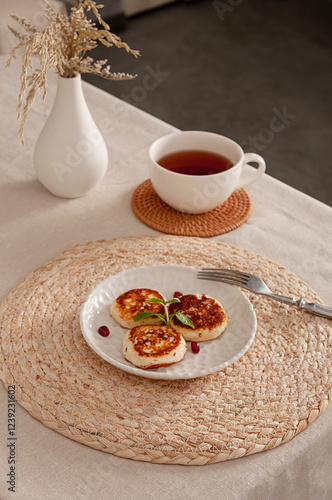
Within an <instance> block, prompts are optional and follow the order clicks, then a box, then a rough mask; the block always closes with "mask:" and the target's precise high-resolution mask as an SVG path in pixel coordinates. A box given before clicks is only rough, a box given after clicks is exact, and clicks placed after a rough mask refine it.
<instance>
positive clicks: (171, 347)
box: [123, 325, 187, 369]
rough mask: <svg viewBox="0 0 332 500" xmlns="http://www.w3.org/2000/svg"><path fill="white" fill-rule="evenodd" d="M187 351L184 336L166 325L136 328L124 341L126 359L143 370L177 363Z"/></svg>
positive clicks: (130, 331) (129, 332) (128, 333)
mask: <svg viewBox="0 0 332 500" xmlns="http://www.w3.org/2000/svg"><path fill="white" fill-rule="evenodd" d="M186 351H187V344H186V341H185V340H184V338H183V337H182V335H181V334H180V333H178V332H176V331H175V330H174V329H173V328H171V327H170V326H166V325H143V326H135V327H134V328H132V329H131V330H129V331H128V332H127V333H126V335H125V337H124V339H123V355H124V357H125V358H126V360H127V361H129V362H130V363H132V364H133V365H135V366H138V367H139V368H143V369H147V368H159V367H160V366H168V365H172V364H174V363H177V362H178V361H181V359H183V357H184V355H185V353H186Z"/></svg>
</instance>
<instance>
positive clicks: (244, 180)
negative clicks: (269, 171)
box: [236, 153, 266, 189]
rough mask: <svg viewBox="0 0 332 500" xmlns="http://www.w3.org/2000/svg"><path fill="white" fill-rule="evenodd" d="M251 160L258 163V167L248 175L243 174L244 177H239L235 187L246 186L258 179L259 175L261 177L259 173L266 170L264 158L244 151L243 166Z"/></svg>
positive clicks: (261, 173)
mask: <svg viewBox="0 0 332 500" xmlns="http://www.w3.org/2000/svg"><path fill="white" fill-rule="evenodd" d="M252 161H253V162H255V163H258V169H257V170H256V172H253V173H252V174H250V175H245V176H244V177H240V179H239V182H238V185H237V188H236V189H240V188H242V187H244V186H246V185H247V184H250V183H251V182H254V181H256V180H257V179H259V177H261V175H263V174H264V172H265V170H266V164H265V160H264V159H263V158H262V157H261V156H260V155H258V154H256V153H244V156H243V166H245V165H246V164H247V163H249V162H252Z"/></svg>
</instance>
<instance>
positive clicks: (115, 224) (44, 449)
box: [0, 57, 332, 500]
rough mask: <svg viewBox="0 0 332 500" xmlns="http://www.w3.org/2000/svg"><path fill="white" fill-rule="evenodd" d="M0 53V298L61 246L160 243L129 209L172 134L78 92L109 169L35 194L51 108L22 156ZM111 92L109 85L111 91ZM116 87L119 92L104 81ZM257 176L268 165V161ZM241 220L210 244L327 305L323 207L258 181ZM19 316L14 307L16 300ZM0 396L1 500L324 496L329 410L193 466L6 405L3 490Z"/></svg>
mask: <svg viewBox="0 0 332 500" xmlns="http://www.w3.org/2000/svg"><path fill="white" fill-rule="evenodd" d="M5 61H6V58H4V57H1V58H0V62H1V73H0V75H1V76H0V78H1V81H0V85H1V94H0V99H1V110H2V117H3V118H2V120H1V124H0V127H1V133H0V141H1V158H0V168H1V177H0V193H1V194H0V204H1V212H0V218H1V222H0V241H1V245H0V262H1V283H0V300H1V301H2V300H3V299H4V298H5V297H6V296H7V295H8V293H9V292H10V290H11V289H12V288H14V286H15V285H16V284H18V283H19V282H20V281H22V280H23V279H24V278H25V277H26V275H27V274H29V273H30V272H31V271H33V270H34V269H35V268H37V267H39V266H41V265H42V264H44V263H45V262H46V261H48V260H50V259H52V258H54V257H55V256H57V255H58V254H59V253H61V252H62V251H63V250H65V249H67V248H70V247H71V246H73V245H75V244H78V243H84V242H86V241H93V240H98V239H111V238H118V237H123V236H140V235H160V233H158V231H155V230H153V229H151V228H149V227H148V226H146V225H144V224H143V223H142V222H140V221H139V220H138V219H137V218H136V216H135V215H134V213H133V211H132V210H131V206H130V202H131V196H132V193H133V191H134V189H135V188H136V187H137V186H138V185H139V184H140V183H141V182H143V181H144V180H145V179H146V178H147V177H148V172H147V153H148V148H149V146H150V144H151V143H152V142H153V141H154V140H155V139H157V138H158V137H160V136H162V135H164V134H166V133H169V132H172V131H174V130H175V129H174V128H173V127H171V126H170V125H168V124H166V123H164V122H162V121H160V120H158V119H157V118H154V117H152V116H150V115H148V114H146V113H144V112H142V111H140V110H138V109H136V108H135V107H132V106H130V105H128V104H126V103H124V102H121V101H119V100H118V99H116V98H114V97H112V96H111V95H109V94H106V93H104V92H103V91H100V90H98V89H96V88H94V87H92V86H90V85H88V84H83V89H84V93H85V96H86V100H87V103H88V106H89V109H90V111H91V113H92V115H93V117H94V119H95V121H96V124H97V126H98V127H99V129H100V130H101V131H102V133H103V135H104V138H105V141H106V144H107V147H108V151H109V168H108V172H107V174H106V176H105V178H104V180H103V181H102V183H101V184H100V185H99V186H97V187H96V188H95V189H94V190H93V191H91V192H90V193H89V194H88V195H87V196H85V197H84V198H80V199H76V200H66V199H61V198H56V197H54V196H53V195H51V194H50V193H48V191H46V189H44V188H43V186H41V184H40V183H39V181H38V180H37V179H36V176H35V173H34V168H33V161H32V158H33V149H34V144H35V142H36V140H37V137H38V134H39V133H40V131H41V128H42V126H43V124H44V123H45V121H46V119H47V116H48V114H49V112H50V109H51V107H52V103H53V100H54V95H55V91H56V80H57V77H56V75H53V74H52V73H49V86H48V93H47V100H46V103H45V105H44V106H41V100H40V99H39V98H38V99H37V101H36V102H35V104H34V106H33V108H32V109H31V111H30V115H29V119H28V121H27V124H26V127H25V140H26V145H25V146H24V148H22V146H21V144H20V140H19V136H18V125H17V122H16V111H15V108H16V105H17V96H18V92H19V71H20V67H19V65H18V64H15V63H14V64H13V65H12V67H11V68H10V69H6V70H4V64H5ZM112 84H113V83H112ZM115 84H119V83H117V82H114V85H115ZM267 172H268V165H267ZM247 189H248V192H249V194H250V196H251V198H252V201H253V212H252V214H251V216H250V218H249V220H248V221H247V222H246V223H245V224H244V225H242V226H241V227H239V228H238V229H236V230H234V231H232V232H230V233H227V234H224V235H222V236H218V237H216V238H215V239H217V240H220V241H224V242H228V243H231V244H235V245H238V246H240V247H243V248H246V249H248V250H252V251H254V252H256V253H260V254H263V255H265V256H267V257H269V258H270V259H272V260H274V261H276V262H278V263H279V264H281V265H283V266H285V267H287V268H288V269H289V270H291V271H292V272H293V273H294V274H296V275H298V276H299V278H301V279H302V280H303V281H305V282H306V283H307V284H308V285H309V286H310V287H311V288H313V290H315V292H316V293H317V294H318V296H319V297H320V298H321V299H322V300H323V301H324V303H325V304H326V305H330V306H332V287H331V276H332V234H331V222H332V209H331V208H329V207H328V206H326V205H324V204H322V203H320V202H318V201H316V200H314V199H312V198H310V197H308V196H306V195H304V194H302V193H300V192H298V191H296V190H295V189H293V188H290V187H288V186H286V185H285V184H283V183H281V182H279V181H277V180H275V179H273V178H271V177H270V176H269V175H268V174H265V175H264V176H263V177H262V178H261V179H260V180H259V181H257V182H256V183H254V184H252V185H250V186H248V188H247ZM22 308H24V304H22ZM7 402H8V398H7V391H6V390H5V388H4V387H3V385H2V384H1V385H0V422H1V426H0V442H1V445H0V464H1V467H0V470H1V474H0V497H1V498H3V499H8V498H15V499H16V500H18V499H19V500H21V499H22V500H23V499H24V500H25V499H27V498H33V499H35V500H39V499H44V498H47V499H50V500H52V499H90V498H92V497H96V498H100V499H107V498H121V499H124V500H126V499H136V498H137V499H138V498H142V496H144V497H145V498H151V499H154V498H158V499H161V500H162V499H169V498H177V499H180V500H181V499H188V498H190V499H198V498H202V497H203V496H204V497H205V498H207V499H225V500H228V499H255V500H256V499H260V498H268V499H273V500H275V499H276V500H280V499H288V498H294V499H301V500H303V499H309V498H310V499H328V498H331V496H332V477H331V474H330V453H331V447H332V408H331V407H328V408H327V410H326V411H325V412H324V413H323V414H322V415H321V416H320V417H319V418H318V419H317V420H316V421H315V422H313V423H312V424H311V425H310V426H309V427H308V428H307V429H306V430H305V431H303V432H302V433H300V434H299V435H298V436H296V437H295V438H294V439H293V440H292V441H290V442H289V443H286V444H284V445H282V446H279V447H278V448H276V449H273V450H271V451H266V452H262V453H258V454H257V455H253V456H248V457H244V458H239V459H236V460H230V461H227V462H224V463H219V464H214V465H207V466H202V467H183V466H179V465H156V464H150V463H144V462H136V461H132V460H127V459H122V458H118V457H115V456H113V455H109V454H105V453H102V452H100V451H97V450H93V449H90V448H88V447H87V446H84V445H81V444H79V443H76V442H74V441H72V440H69V439H67V438H65V437H64V436H62V435H60V434H58V433H56V432H54V431H52V430H51V429H48V428H46V427H45V426H44V425H42V424H41V423H40V422H39V421H37V420H35V419H34V418H33V417H32V416H31V415H30V414H28V413H27V412H26V411H25V410H24V409H23V408H21V407H20V406H19V405H18V404H17V405H16V436H17V442H16V451H17V463H16V474H17V477H16V492H15V494H14V493H12V492H10V491H8V489H7V488H8V484H7V483H6V481H7V477H6V474H7V472H9V464H8V453H9V451H8V450H9V448H8V447H7V443H8V439H7V438H8V426H7V421H8V409H7Z"/></svg>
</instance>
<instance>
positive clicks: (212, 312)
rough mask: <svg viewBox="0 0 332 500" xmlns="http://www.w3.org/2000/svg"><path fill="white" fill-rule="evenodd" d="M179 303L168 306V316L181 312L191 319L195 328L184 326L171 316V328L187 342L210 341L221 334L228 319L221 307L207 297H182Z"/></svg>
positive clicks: (214, 300) (192, 295)
mask: <svg viewBox="0 0 332 500" xmlns="http://www.w3.org/2000/svg"><path fill="white" fill-rule="evenodd" d="M179 299H180V302H178V303H174V304H170V306H169V314H170V315H171V314H173V313H175V312H176V311H179V312H181V313H182V314H184V315H185V316H187V317H188V318H190V319H191V321H192V322H193V323H194V326H195V328H191V327H190V326H186V325H184V324H183V323H181V321H180V320H179V319H178V318H177V317H175V316H173V318H172V319H171V326H172V327H173V328H174V329H175V330H176V331H177V332H179V333H181V335H183V337H184V338H185V339H186V340H188V341H194V342H203V341H205V340H212V339H215V338H217V337H219V335H221V334H222V333H223V331H224V330H225V328H226V326H227V323H228V321H229V318H228V316H227V314H226V313H225V311H224V309H223V307H222V305H221V304H220V303H219V302H218V301H217V300H216V299H214V298H212V297H209V296H208V295H200V294H197V295H194V294H191V295H182V297H179Z"/></svg>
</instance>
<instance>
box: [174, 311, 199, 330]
mask: <svg viewBox="0 0 332 500" xmlns="http://www.w3.org/2000/svg"><path fill="white" fill-rule="evenodd" d="M173 316H176V317H177V318H178V320H179V321H181V323H183V324H184V325H185V326H190V328H195V325H194V323H193V322H192V321H191V319H190V318H188V316H186V315H185V314H182V313H181V312H180V311H176V312H175V313H173V314H171V317H170V319H171V318H172V317H173Z"/></svg>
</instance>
